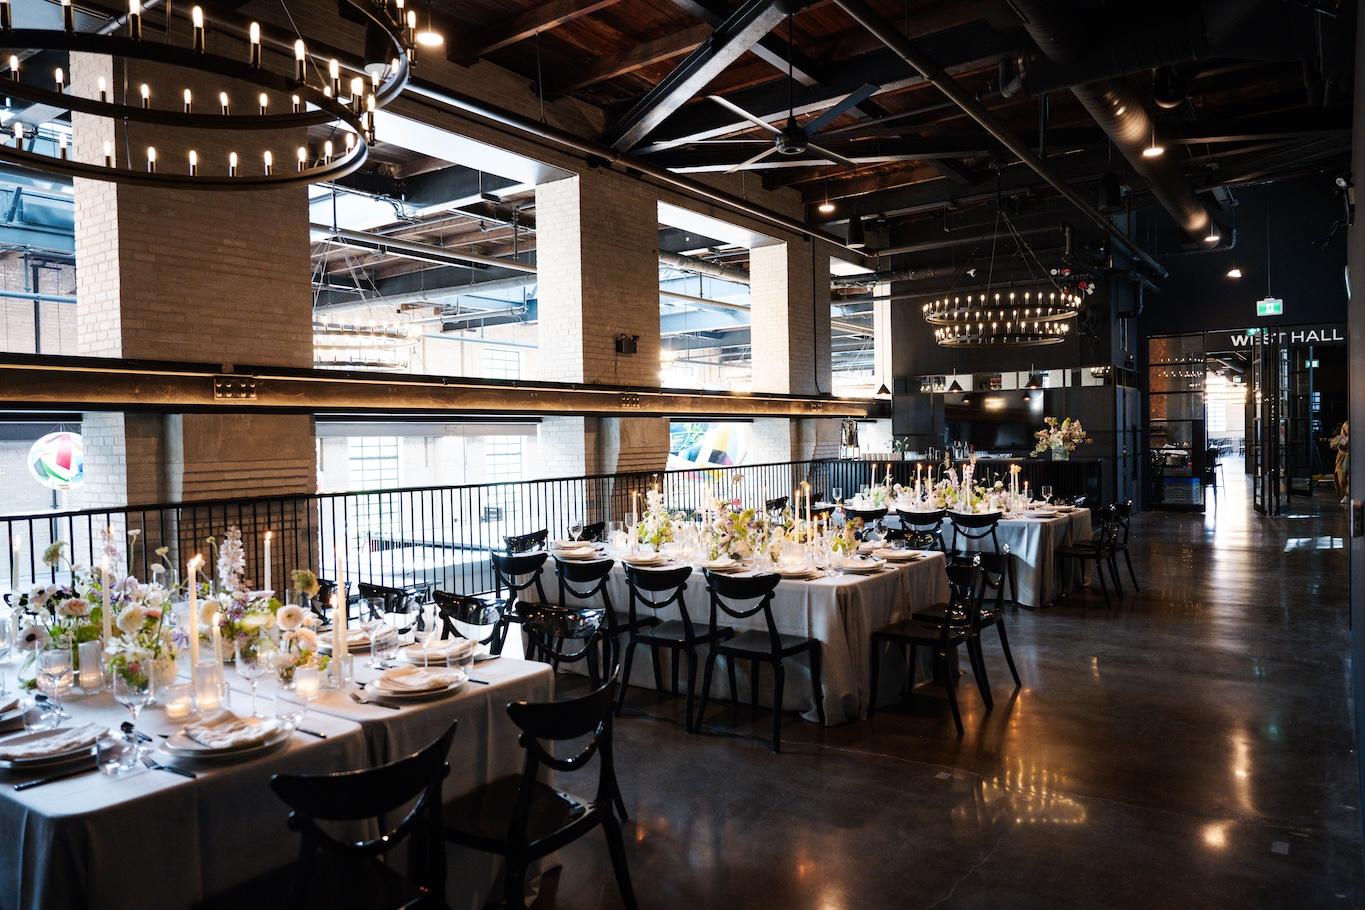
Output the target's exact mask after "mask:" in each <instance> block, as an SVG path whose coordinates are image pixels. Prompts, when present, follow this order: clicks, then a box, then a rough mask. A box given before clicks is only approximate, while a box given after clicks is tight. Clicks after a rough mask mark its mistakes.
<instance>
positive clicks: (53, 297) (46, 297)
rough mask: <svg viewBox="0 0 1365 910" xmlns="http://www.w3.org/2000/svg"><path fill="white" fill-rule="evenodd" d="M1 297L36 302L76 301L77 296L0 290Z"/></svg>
mask: <svg viewBox="0 0 1365 910" xmlns="http://www.w3.org/2000/svg"><path fill="white" fill-rule="evenodd" d="M0 297H7V298H9V299H10V300H32V301H33V302H35V303H75V302H76V298H75V297H74V296H73V295H71V294H36V293H34V292H32V291H4V290H0Z"/></svg>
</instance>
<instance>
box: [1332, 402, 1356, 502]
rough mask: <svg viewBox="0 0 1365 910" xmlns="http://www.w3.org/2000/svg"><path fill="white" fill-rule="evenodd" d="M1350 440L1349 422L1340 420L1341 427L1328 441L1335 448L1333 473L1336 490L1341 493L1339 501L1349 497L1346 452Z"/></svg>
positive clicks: (1349, 483) (1348, 457)
mask: <svg viewBox="0 0 1365 910" xmlns="http://www.w3.org/2000/svg"><path fill="white" fill-rule="evenodd" d="M1350 441H1351V422H1350V421H1349V420H1345V421H1342V424H1341V429H1340V430H1337V435H1335V436H1333V437H1332V441H1331V442H1329V443H1328V445H1330V446H1331V447H1332V448H1334V449H1336V450H1337V462H1336V467H1335V473H1336V478H1337V492H1338V493H1340V494H1341V501H1342V502H1345V501H1346V500H1348V499H1350V498H1351V464H1350V456H1349V455H1348V454H1347V453H1348V452H1349V449H1350Z"/></svg>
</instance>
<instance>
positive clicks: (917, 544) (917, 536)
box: [896, 509, 948, 553]
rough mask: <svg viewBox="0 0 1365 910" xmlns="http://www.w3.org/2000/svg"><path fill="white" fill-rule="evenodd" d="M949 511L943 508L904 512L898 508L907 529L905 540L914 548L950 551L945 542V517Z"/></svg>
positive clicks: (941, 551) (902, 523) (902, 525)
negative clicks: (930, 510) (929, 510)
mask: <svg viewBox="0 0 1365 910" xmlns="http://www.w3.org/2000/svg"><path fill="white" fill-rule="evenodd" d="M947 515H948V513H947V512H946V511H945V510H943V509H935V510H934V511H932V512H903V511H901V510H899V509H897V510H896V517H897V518H899V519H900V520H901V529H902V530H904V531H905V541H906V543H907V544H909V546H910V549H912V550H938V551H939V552H940V553H946V552H948V548H947V546H945V545H944V543H943V519H944V518H945V517H946V516H947Z"/></svg>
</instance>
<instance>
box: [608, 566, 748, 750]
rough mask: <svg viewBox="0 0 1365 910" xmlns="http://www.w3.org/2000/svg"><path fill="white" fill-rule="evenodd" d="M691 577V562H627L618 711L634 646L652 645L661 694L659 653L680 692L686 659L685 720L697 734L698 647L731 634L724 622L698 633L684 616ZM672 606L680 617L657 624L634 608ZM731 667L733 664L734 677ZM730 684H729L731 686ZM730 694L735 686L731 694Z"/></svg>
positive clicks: (692, 731) (688, 726) (656, 682)
mask: <svg viewBox="0 0 1365 910" xmlns="http://www.w3.org/2000/svg"><path fill="white" fill-rule="evenodd" d="M691 575H692V567H691V566H681V567H679V568H676V569H663V570H658V569H639V568H636V567H635V566H626V584H627V585H629V587H630V612H629V613H628V614H627V622H628V623H629V625H630V641H629V643H628V644H627V645H626V659H625V669H624V670H623V672H622V674H621V697H620V699H618V701H617V703H616V713H617V714H620V713H621V707H622V706H623V705H624V704H625V702H626V686H628V685H629V684H630V667H631V663H632V662H633V661H634V659H635V648H636V646H638V645H644V646H646V647H647V648H649V649H650V653H651V656H652V657H653V661H654V689H655V691H657V692H662V691H663V689H664V687H663V677H662V674H661V672H660V670H659V651H660V650H664V649H666V650H667V651H668V652H669V663H671V664H672V665H673V692H674V694H677V692H678V681H679V680H678V676H679V666H680V664H681V661H680V660H679V659H678V658H679V656H681V655H685V656H686V657H687V714H686V719H685V720H684V722H683V726H684V728H685V729H686V730H687V732H688V733H695V732H696V729H697V728H696V726H695V725H694V724H693V722H692V706H693V704H694V701H693V699H694V698H695V696H696V689H697V647H698V646H699V645H709V644H712V643H713V642H715V641H721V640H724V639H727V638H730V637H732V636H733V635H734V634H735V632H734V630H733V629H731V628H729V627H728V626H723V627H721V628H718V629H714V630H713V629H710V628H707V629H703V630H702V631H701V632H698V631H697V629H696V627H695V626H694V625H693V624H692V618H691V617H690V616H688V614H687V603H686V601H685V600H684V599H683V593H684V592H685V591H686V590H687V579H688V578H689V577H690V576H691ZM673 604H677V605H678V615H679V616H680V617H681V618H680V619H670V620H668V621H667V622H661V621H660V620H659V618H658V617H657V616H648V615H646V616H641V615H640V613H639V611H638V610H637V607H643V608H645V609H646V610H652V611H655V612H657V611H659V610H663V609H664V608H666V607H668V606H671V605H673ZM733 671H734V667H733V666H731V673H732V678H733ZM732 685H733V684H732ZM731 697H732V698H733V689H732V692H731Z"/></svg>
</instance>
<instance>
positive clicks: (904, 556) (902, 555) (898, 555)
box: [872, 548, 919, 562]
mask: <svg viewBox="0 0 1365 910" xmlns="http://www.w3.org/2000/svg"><path fill="white" fill-rule="evenodd" d="M872 555H873V556H879V557H881V558H882V559H890V560H893V561H897V562H909V561H910V560H912V559H918V558H919V551H918V550H889V549H886V548H882V549H880V550H874V551H873V552H872Z"/></svg>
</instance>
